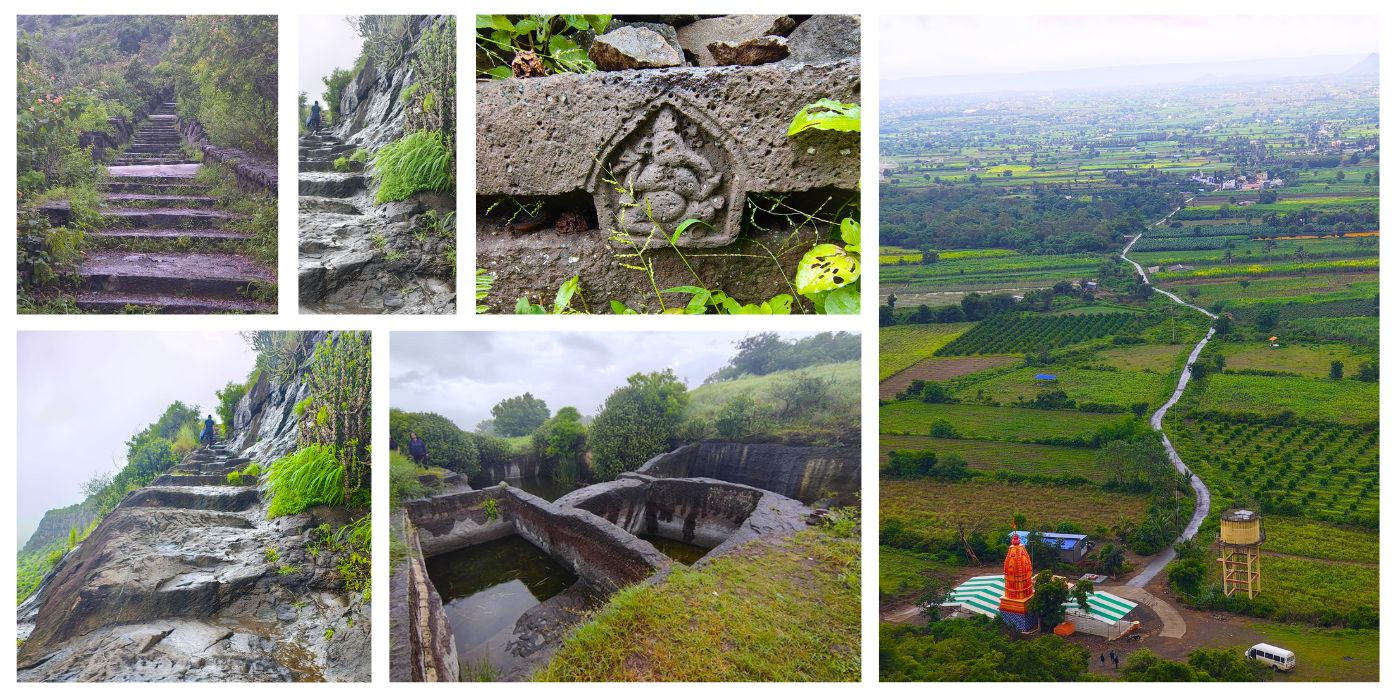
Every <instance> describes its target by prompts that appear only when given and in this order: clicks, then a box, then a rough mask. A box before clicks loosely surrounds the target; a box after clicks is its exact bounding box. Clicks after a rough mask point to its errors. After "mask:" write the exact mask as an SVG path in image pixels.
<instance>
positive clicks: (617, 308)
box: [608, 299, 637, 316]
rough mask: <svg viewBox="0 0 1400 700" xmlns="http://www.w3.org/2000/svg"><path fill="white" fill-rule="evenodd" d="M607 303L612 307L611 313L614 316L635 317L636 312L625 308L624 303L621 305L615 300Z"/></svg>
mask: <svg viewBox="0 0 1400 700" xmlns="http://www.w3.org/2000/svg"><path fill="white" fill-rule="evenodd" d="M608 303H609V304H610V305H611V306H612V312H613V313H615V314H621V315H624V316H636V315H637V312H636V311H633V310H632V309H629V308H627V305H626V304H624V303H622V302H620V301H618V300H616V299H613V300H612V301H611V302H608Z"/></svg>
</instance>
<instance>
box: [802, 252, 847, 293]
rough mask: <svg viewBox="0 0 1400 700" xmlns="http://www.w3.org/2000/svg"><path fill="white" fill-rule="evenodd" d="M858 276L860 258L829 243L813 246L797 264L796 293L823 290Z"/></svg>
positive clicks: (840, 285)
mask: <svg viewBox="0 0 1400 700" xmlns="http://www.w3.org/2000/svg"><path fill="white" fill-rule="evenodd" d="M859 278H860V258H858V257H855V256H852V255H848V254H847V253H846V251H845V250H842V249H841V248H840V247H839V246H836V245H833V244H831V243H821V244H818V245H816V246H813V247H812V249H811V250H809V251H807V254H806V255H804V256H802V261H801V262H799V263H798V264H797V278H796V280H794V283H795V286H796V287H797V293H798V294H804V295H805V294H811V293H812V292H824V291H828V290H832V289H836V288H837V287H842V286H845V285H847V284H850V283H851V282H854V281H856V280H857V279H859Z"/></svg>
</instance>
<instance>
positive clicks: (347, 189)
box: [297, 172, 365, 198]
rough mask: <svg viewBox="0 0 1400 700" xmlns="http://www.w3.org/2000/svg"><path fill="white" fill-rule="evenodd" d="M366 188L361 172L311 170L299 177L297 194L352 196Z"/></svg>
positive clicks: (305, 195)
mask: <svg viewBox="0 0 1400 700" xmlns="http://www.w3.org/2000/svg"><path fill="white" fill-rule="evenodd" d="M364 188H365V176H364V175H361V174H359V173H337V172H311V173H307V172H304V173H301V174H300V176H298V178H297V194H298V195H300V196H302V197H340V198H344V197H352V196H354V195H355V194H356V193H357V192H359V191H361V190H363V189H364Z"/></svg>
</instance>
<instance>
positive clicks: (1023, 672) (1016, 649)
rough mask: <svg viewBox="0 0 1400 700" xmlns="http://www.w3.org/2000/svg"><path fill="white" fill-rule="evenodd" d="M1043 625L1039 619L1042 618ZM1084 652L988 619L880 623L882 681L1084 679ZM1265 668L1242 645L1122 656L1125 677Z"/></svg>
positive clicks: (1259, 673) (1258, 675) (1235, 674)
mask: <svg viewBox="0 0 1400 700" xmlns="http://www.w3.org/2000/svg"><path fill="white" fill-rule="evenodd" d="M1042 624H1044V623H1043V622H1042ZM1089 661H1090V659H1089V652H1088V650H1087V649H1084V648H1083V647H1080V646H1078V645H1076V644H1074V643H1072V642H1068V641H1066V640H1064V639H1061V638H1059V637H1057V636H1055V635H1052V634H1040V635H1036V636H1034V637H1032V638H1030V639H1012V638H1011V637H1010V636H1009V635H1008V634H1007V633H1006V631H1005V630H1004V629H1003V628H1002V625H1001V622H1000V621H998V620H992V619H989V618H982V617H978V618H977V619H961V618H960V619H953V620H936V621H934V622H931V623H929V624H928V625H927V626H925V627H915V626H909V625H904V626H896V625H881V626H880V680H882V681H954V682H973V681H1003V682H1004V681H1041V682H1044V681H1085V680H1102V678H1101V677H1098V676H1095V675H1094V674H1092V673H1090V672H1089V666H1090V663H1089ZM1269 675H1270V672H1269V670H1268V668H1267V667H1265V666H1264V665H1263V664H1259V663H1255V662H1252V661H1249V660H1248V659H1245V658H1244V653H1243V651H1242V650H1241V649H1229V648H1226V649H1209V648H1201V649H1196V650H1194V651H1192V652H1191V653H1190V654H1189V655H1188V656H1187V659H1186V661H1185V662H1184V663H1183V662H1180V661H1169V660H1166V659H1163V658H1161V657H1159V656H1157V655H1156V654H1153V653H1152V652H1151V651H1148V650H1146V649H1142V650H1139V651H1136V652H1133V653H1132V654H1130V655H1128V657H1127V658H1126V659H1125V660H1124V663H1123V666H1122V668H1121V669H1120V678H1121V679H1122V680H1125V681H1158V682H1161V681H1221V682H1246V681H1262V680H1265V679H1267V678H1268V677H1269Z"/></svg>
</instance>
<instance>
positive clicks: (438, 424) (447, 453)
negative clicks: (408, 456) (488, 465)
mask: <svg viewBox="0 0 1400 700" xmlns="http://www.w3.org/2000/svg"><path fill="white" fill-rule="evenodd" d="M410 432H414V433H418V437H420V438H422V439H423V443H424V444H425V445H427V447H428V462H429V463H430V464H432V465H433V466H438V467H442V468H444V469H449V470H451V471H454V472H457V473H458V474H465V475H466V476H467V477H473V476H476V475H477V473H478V472H480V471H481V456H480V454H479V453H478V452H477V448H476V441H475V440H474V439H473V436H471V435H468V434H467V433H465V432H463V431H462V430H461V429H460V428H458V427H457V425H456V424H455V423H453V422H452V421H450V420H448V419H447V418H444V417H442V416H440V415H438V414H436V413H411V412H408V411H400V410H398V409H390V410H389V434H390V435H391V436H393V438H394V442H396V443H398V445H399V446H400V448H401V449H404V450H407V449H408V434H409V433H410Z"/></svg>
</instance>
